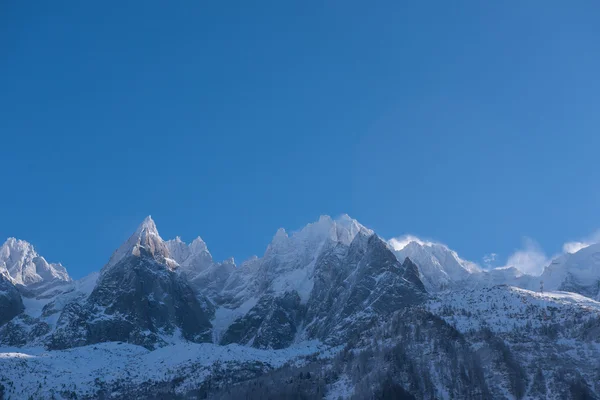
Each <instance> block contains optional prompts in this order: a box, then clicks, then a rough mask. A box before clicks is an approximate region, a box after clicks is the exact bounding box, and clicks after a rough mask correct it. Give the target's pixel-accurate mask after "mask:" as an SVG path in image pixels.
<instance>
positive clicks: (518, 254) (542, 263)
mask: <svg viewBox="0 0 600 400" xmlns="http://www.w3.org/2000/svg"><path fill="white" fill-rule="evenodd" d="M596 243H600V230H598V231H596V232H595V233H593V234H592V235H590V236H588V237H586V238H584V239H580V240H575V241H571V242H566V243H565V244H563V246H562V253H561V254H555V255H553V256H551V257H548V256H547V255H546V253H545V252H544V251H543V250H542V248H541V247H540V246H539V245H538V244H537V243H536V242H535V241H534V240H533V239H531V238H525V239H524V241H523V248H522V249H519V250H517V251H515V252H514V253H513V254H511V255H510V256H509V257H508V261H507V262H506V267H515V268H517V269H518V270H519V271H521V272H523V273H526V274H530V275H540V274H541V273H542V272H544V268H546V267H547V266H548V264H550V262H551V261H552V260H553V259H555V258H557V257H560V256H561V255H563V254H566V253H571V254H572V253H577V252H578V251H579V250H581V249H584V248H586V247H588V246H591V245H593V244H596ZM484 261H485V257H484Z"/></svg>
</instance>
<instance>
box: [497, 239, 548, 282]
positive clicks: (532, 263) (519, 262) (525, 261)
mask: <svg viewBox="0 0 600 400" xmlns="http://www.w3.org/2000/svg"><path fill="white" fill-rule="evenodd" d="M549 263H550V259H549V258H548V257H547V256H546V254H545V253H544V251H543V250H542V249H541V248H540V246H539V245H538V244H537V243H536V242H535V241H534V240H533V239H531V238H525V239H524V240H523V248H522V249H520V250H517V251H516V252H514V253H513V254H511V256H510V257H508V261H507V262H506V267H514V268H516V269H518V270H519V271H521V272H523V273H525V274H529V275H541V273H542V272H544V268H546V266H547V265H548V264H549Z"/></svg>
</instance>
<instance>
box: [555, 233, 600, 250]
mask: <svg viewBox="0 0 600 400" xmlns="http://www.w3.org/2000/svg"><path fill="white" fill-rule="evenodd" d="M596 243H600V230H598V231H596V232H594V233H593V234H592V235H590V236H588V237H587V238H585V239H581V240H576V241H573V242H567V243H565V244H564V245H563V252H565V253H577V252H578V251H579V250H581V249H585V248H586V247H588V246H591V245H593V244H596Z"/></svg>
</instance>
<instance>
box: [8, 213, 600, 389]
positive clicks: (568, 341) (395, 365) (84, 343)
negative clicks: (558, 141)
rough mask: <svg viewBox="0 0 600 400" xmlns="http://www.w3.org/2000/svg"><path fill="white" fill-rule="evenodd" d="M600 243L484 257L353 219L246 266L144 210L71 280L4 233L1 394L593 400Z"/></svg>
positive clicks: (324, 223) (305, 234) (274, 246)
mask: <svg viewBox="0 0 600 400" xmlns="http://www.w3.org/2000/svg"><path fill="white" fill-rule="evenodd" d="M599 254H600V247H598V245H592V246H589V247H586V248H583V249H581V250H579V251H578V252H577V253H574V254H567V255H564V256H561V257H559V258H558V259H556V260H554V261H553V262H552V263H551V264H550V265H549V266H548V267H547V268H546V269H545V271H544V273H543V274H542V276H541V277H532V276H529V275H525V274H523V273H521V272H520V271H518V270H517V269H515V268H497V269H493V270H484V269H482V268H479V267H478V266H477V265H476V264H474V263H472V262H469V261H466V260H464V259H462V258H461V257H460V256H459V255H458V254H457V253H456V252H455V251H453V250H451V249H449V248H448V247H447V246H445V245H442V244H439V243H432V242H426V241H422V240H419V239H417V238H414V237H404V238H402V239H392V240H390V241H387V242H386V241H384V240H382V239H381V238H380V237H379V236H377V234H375V232H373V231H372V230H370V229H368V228H366V227H364V226H363V225H361V224H360V223H358V222H357V221H356V220H354V219H352V218H350V217H349V216H347V215H342V216H340V217H338V218H335V219H334V218H331V217H328V216H322V217H320V218H319V220H318V221H316V222H314V223H311V224H308V225H307V226H305V227H304V228H302V229H300V230H298V231H296V232H293V233H289V234H288V233H287V232H286V231H285V230H284V229H280V230H278V231H277V232H276V234H275V235H274V237H273V239H272V241H271V243H270V244H269V245H268V246H267V248H266V250H265V252H264V254H263V256H262V257H253V258H251V259H249V260H247V261H244V262H243V263H241V264H240V265H236V264H235V263H234V261H233V259H229V260H225V261H222V262H220V261H215V260H214V259H213V257H212V255H211V253H210V251H209V249H208V246H207V245H206V243H205V242H204V241H203V240H202V239H201V238H200V237H198V238H196V239H194V240H193V241H192V242H191V243H189V244H187V243H185V242H183V241H182V240H181V239H180V238H179V237H177V238H175V239H172V240H163V239H162V238H161V236H160V234H159V232H158V229H157V227H156V224H155V223H154V221H153V220H152V218H150V217H148V218H146V219H145V220H144V221H143V222H142V223H141V224H140V226H139V227H138V228H137V229H136V230H135V231H134V233H133V234H132V235H131V236H130V237H129V239H127V240H126V241H125V243H123V244H122V245H121V246H120V247H119V248H118V249H117V250H116V251H115V252H114V253H113V254H112V256H111V257H110V258H109V260H108V262H107V263H106V264H105V265H104V267H103V268H102V269H101V270H100V271H99V272H98V273H94V274H91V275H90V276H88V277H86V278H84V279H81V280H78V281H71V280H70V278H69V276H68V274H67V272H66V270H65V269H64V267H62V266H60V265H59V264H48V263H47V262H46V261H45V260H44V259H43V258H42V257H40V256H39V255H37V253H35V251H34V250H33V247H32V246H31V245H30V244H28V243H27V242H22V241H16V240H14V239H9V240H8V241H7V242H6V243H5V244H4V245H3V246H2V248H1V253H0V260H1V262H0V346H4V347H3V348H2V347H0V398H2V396H5V397H7V396H8V397H9V398H18V396H21V395H23V394H25V395H26V397H29V396H33V397H34V398H36V397H39V398H52V397H55V398H74V396H77V397H78V398H101V397H104V398H123V399H125V398H183V397H186V398H215V399H234V398H240V397H246V398H287V397H293V396H296V397H300V398H332V399H333V398H335V399H337V398H338V397H341V398H356V399H362V398H418V399H434V398H435V399H438V398H472V399H488V398H507V399H521V398H530V399H545V398H554V399H569V398H571V399H579V398H597V397H599V396H600V383H599V382H600V379H598V378H599V377H600V369H598V363H597V359H598V356H600V303H599V302H598V300H600V299H598V295H599V288H600V272H599V271H600V265H598V264H600V256H599ZM540 280H543V281H544V288H545V291H544V292H543V293H542V292H540V290H539V288H540ZM66 377H68V378H66ZM286 396H287V397H286ZM586 396H587V397H586Z"/></svg>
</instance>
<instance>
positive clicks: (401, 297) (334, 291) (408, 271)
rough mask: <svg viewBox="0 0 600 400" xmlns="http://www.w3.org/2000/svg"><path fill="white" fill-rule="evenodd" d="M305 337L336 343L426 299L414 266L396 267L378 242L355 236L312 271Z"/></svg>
mask: <svg viewBox="0 0 600 400" xmlns="http://www.w3.org/2000/svg"><path fill="white" fill-rule="evenodd" d="M315 271H316V273H315V286H314V289H313V292H312V294H311V298H310V300H309V302H308V305H307V314H306V331H307V335H308V337H315V338H319V339H321V340H325V341H329V342H332V343H341V342H343V341H345V340H348V339H349V338H350V337H352V336H354V335H356V334H358V333H360V332H362V331H364V330H365V329H367V328H369V327H371V326H372V325H374V324H376V323H377V322H380V321H382V320H384V319H385V318H386V317H387V316H389V315H391V314H392V313H394V312H395V311H398V310H401V309H403V308H406V307H408V306H411V305H414V304H418V303H421V302H423V301H424V300H425V298H426V294H427V293H426V291H425V288H424V286H423V283H422V282H421V281H420V280H419V276H418V270H417V268H416V266H415V264H414V263H412V262H411V261H410V260H409V259H406V260H405V261H404V263H402V264H401V263H400V262H399V261H398V260H397V259H396V257H395V256H394V254H393V253H392V252H391V251H390V250H389V248H388V247H387V246H386V244H385V243H384V242H383V241H382V240H381V239H380V238H379V237H378V236H377V235H370V236H367V235H365V234H358V235H356V237H355V238H354V240H353V242H352V243H351V244H350V246H348V247H346V246H344V245H338V246H335V247H333V248H332V249H330V250H329V251H328V252H326V253H324V254H323V255H322V256H321V257H320V258H319V260H318V262H317V266H316V267H315Z"/></svg>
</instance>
